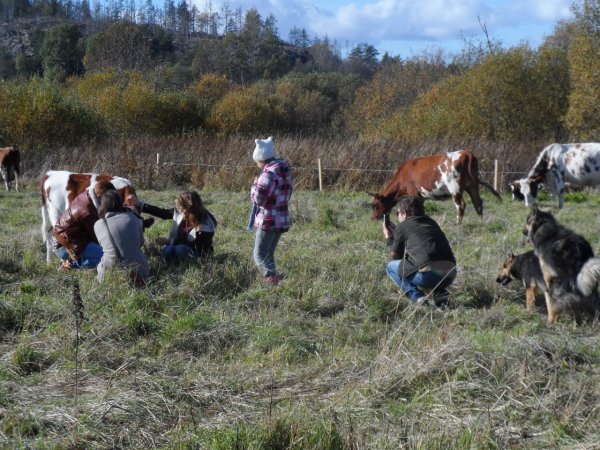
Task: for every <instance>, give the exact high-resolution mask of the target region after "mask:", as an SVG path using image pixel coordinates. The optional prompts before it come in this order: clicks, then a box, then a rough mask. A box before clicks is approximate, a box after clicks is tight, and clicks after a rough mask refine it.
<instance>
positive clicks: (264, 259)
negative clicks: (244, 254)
mask: <svg viewBox="0 0 600 450" xmlns="http://www.w3.org/2000/svg"><path fill="white" fill-rule="evenodd" d="M282 234H283V233H282V232H281V231H265V230H263V229H262V228H257V229H256V236H255V238H254V252H253V254H252V257H253V258H254V263H255V264H256V265H257V266H258V269H259V270H260V272H261V273H262V274H263V276H265V277H269V276H271V275H275V273H276V272H275V249H276V248H277V244H278V243H279V239H280V238H281V235H282Z"/></svg>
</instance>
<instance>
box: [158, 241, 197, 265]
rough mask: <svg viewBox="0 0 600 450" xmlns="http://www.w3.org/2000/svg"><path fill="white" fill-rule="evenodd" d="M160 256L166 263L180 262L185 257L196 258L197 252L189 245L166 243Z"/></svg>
mask: <svg viewBox="0 0 600 450" xmlns="http://www.w3.org/2000/svg"><path fill="white" fill-rule="evenodd" d="M162 257H163V259H164V260H165V262H167V263H180V262H182V261H184V260H185V259H188V258H189V259H192V260H194V259H196V258H197V257H198V253H197V252H196V250H194V249H193V248H192V247H190V246H189V245H183V244H176V245H166V246H165V248H163V250H162Z"/></svg>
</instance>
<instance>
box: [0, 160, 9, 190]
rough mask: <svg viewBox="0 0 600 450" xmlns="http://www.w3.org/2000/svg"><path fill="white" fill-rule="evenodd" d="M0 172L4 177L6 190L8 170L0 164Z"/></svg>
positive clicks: (7, 187) (7, 186) (7, 188)
mask: <svg viewBox="0 0 600 450" xmlns="http://www.w3.org/2000/svg"><path fill="white" fill-rule="evenodd" d="M0 174H2V178H3V179H4V185H5V186H6V190H7V191H10V184H9V181H8V171H7V170H6V167H4V166H0Z"/></svg>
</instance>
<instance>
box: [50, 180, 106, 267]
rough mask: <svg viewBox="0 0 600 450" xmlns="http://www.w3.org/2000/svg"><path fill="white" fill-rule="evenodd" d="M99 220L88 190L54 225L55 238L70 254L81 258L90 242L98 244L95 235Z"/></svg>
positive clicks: (73, 202) (74, 201)
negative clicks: (95, 225)
mask: <svg viewBox="0 0 600 450" xmlns="http://www.w3.org/2000/svg"><path fill="white" fill-rule="evenodd" d="M97 220H98V211H97V210H96V207H95V206H94V203H93V202H92V199H91V198H90V197H89V195H88V192H87V190H86V191H84V192H82V193H81V194H79V195H78V196H77V197H75V199H73V201H72V202H71V204H70V205H69V207H68V208H67V209H66V210H65V212H63V213H62V215H61V216H60V218H59V219H58V222H57V223H56V225H54V237H55V238H56V240H57V241H58V243H59V244H61V245H62V246H63V247H65V249H66V250H67V251H68V252H69V253H70V254H72V255H75V256H76V257H77V258H79V257H80V256H81V254H82V253H83V250H85V247H86V246H87V245H88V244H89V243H90V242H96V243H98V239H97V238H96V233H94V224H95V223H96V221H97Z"/></svg>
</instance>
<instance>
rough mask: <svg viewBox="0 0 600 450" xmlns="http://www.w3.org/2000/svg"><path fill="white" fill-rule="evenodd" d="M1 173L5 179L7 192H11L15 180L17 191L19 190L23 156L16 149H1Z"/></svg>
mask: <svg viewBox="0 0 600 450" xmlns="http://www.w3.org/2000/svg"><path fill="white" fill-rule="evenodd" d="M0 173H1V174H2V178H4V184H5V185H6V190H7V191H10V187H11V184H12V180H13V178H14V179H15V189H16V190H17V191H18V190H19V175H20V173H21V155H20V154H19V150H17V149H16V148H15V147H4V148H0Z"/></svg>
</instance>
